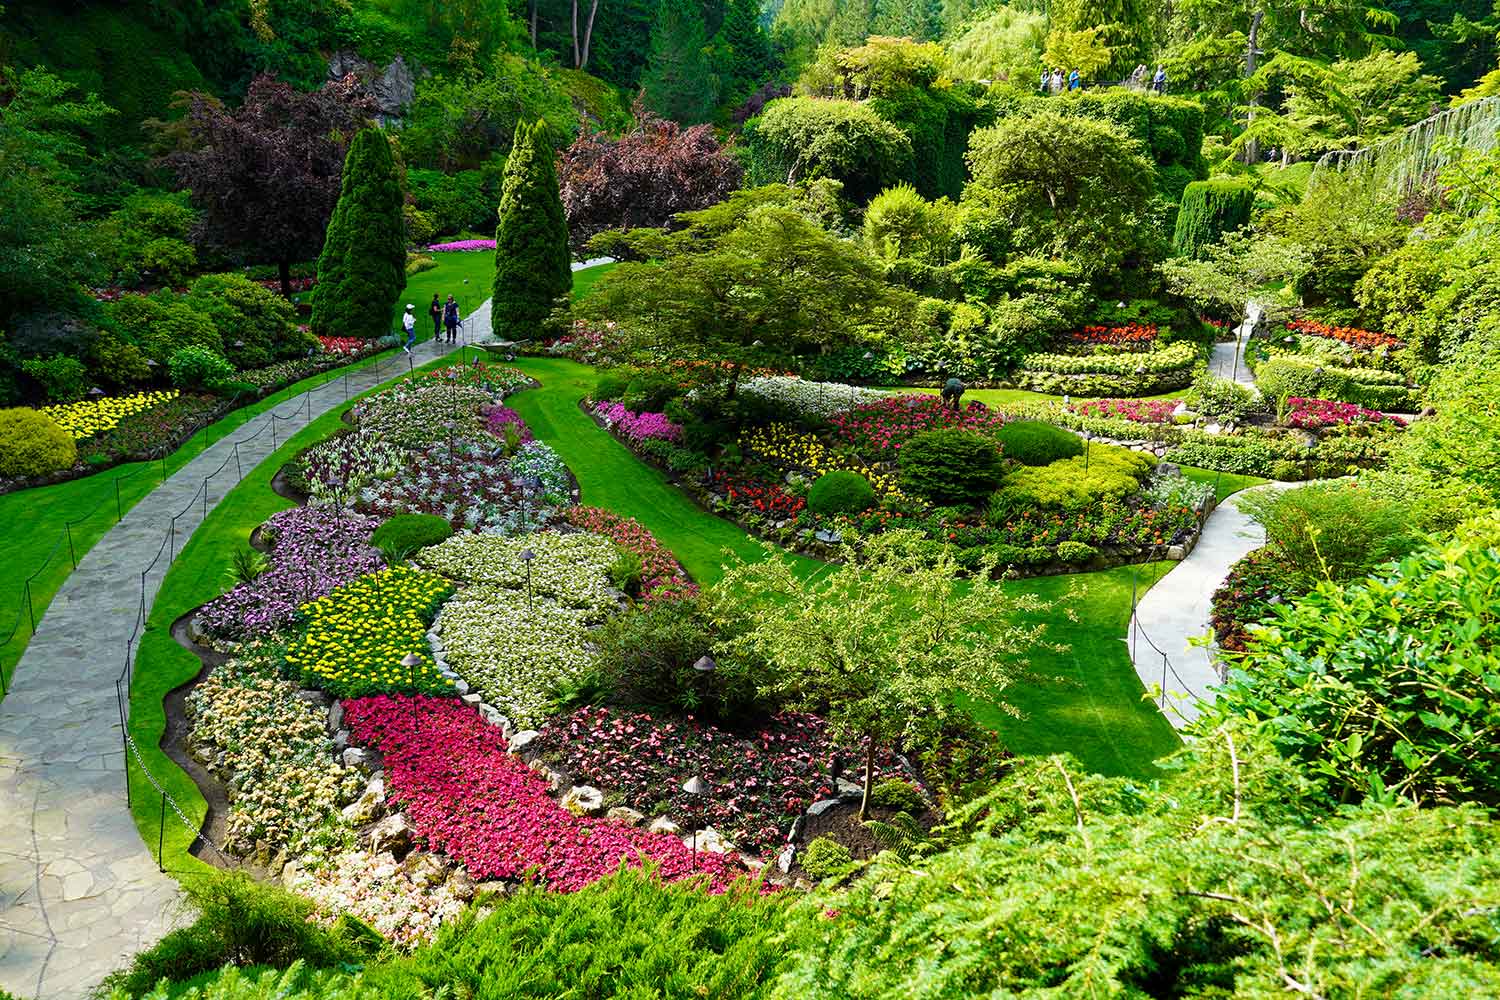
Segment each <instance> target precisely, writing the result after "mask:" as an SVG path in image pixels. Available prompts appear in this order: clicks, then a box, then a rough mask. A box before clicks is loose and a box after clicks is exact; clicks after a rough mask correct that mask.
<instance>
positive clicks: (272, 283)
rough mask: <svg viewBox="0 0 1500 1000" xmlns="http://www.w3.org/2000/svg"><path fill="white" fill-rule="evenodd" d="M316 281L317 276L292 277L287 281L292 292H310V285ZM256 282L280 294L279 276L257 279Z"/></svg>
mask: <svg viewBox="0 0 1500 1000" xmlns="http://www.w3.org/2000/svg"><path fill="white" fill-rule="evenodd" d="M317 283H318V279H317V278H293V279H292V280H291V281H290V282H288V284H289V285H290V287H291V289H292V291H293V292H294V293H296V292H310V291H312V287H313V286H314V285H316V284H317ZM256 284H257V285H260V286H261V287H263V288H269V289H270V290H271V291H273V292H276V293H277V294H280V292H281V279H279V278H263V279H261V280H260V281H257V282H256Z"/></svg>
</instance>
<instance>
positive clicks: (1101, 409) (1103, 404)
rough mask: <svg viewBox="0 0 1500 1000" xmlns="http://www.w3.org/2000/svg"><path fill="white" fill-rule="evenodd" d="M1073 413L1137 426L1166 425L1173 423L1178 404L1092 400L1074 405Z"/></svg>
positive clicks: (1128, 400)
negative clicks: (1112, 419) (1173, 412)
mask: <svg viewBox="0 0 1500 1000" xmlns="http://www.w3.org/2000/svg"><path fill="white" fill-rule="evenodd" d="M1071 409H1072V411H1073V412H1074V413H1077V414H1081V415H1083V416H1085V417H1105V418H1109V417H1113V418H1118V419H1122V420H1129V421H1131V422H1132V423H1137V424H1166V423H1171V421H1172V411H1173V410H1175V409H1177V402H1176V401H1175V400H1171V399H1091V400H1089V401H1088V402H1086V403H1074V404H1073V405H1072V407H1071Z"/></svg>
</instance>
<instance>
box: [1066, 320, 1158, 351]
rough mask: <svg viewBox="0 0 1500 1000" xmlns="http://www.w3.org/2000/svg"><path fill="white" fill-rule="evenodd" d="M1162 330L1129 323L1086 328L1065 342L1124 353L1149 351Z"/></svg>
mask: <svg viewBox="0 0 1500 1000" xmlns="http://www.w3.org/2000/svg"><path fill="white" fill-rule="evenodd" d="M1160 332H1161V331H1160V330H1158V329H1157V328H1156V326H1154V325H1153V324H1150V323H1127V324H1126V325H1124V326H1086V327H1084V328H1083V329H1082V330H1074V331H1073V332H1072V333H1069V334H1068V335H1067V336H1066V337H1065V338H1064V340H1065V341H1066V342H1067V343H1069V344H1073V345H1081V346H1084V347H1089V348H1099V347H1104V348H1115V349H1118V350H1122V351H1130V352H1140V351H1149V350H1151V347H1152V345H1153V344H1155V343H1156V338H1157V336H1158V334H1160Z"/></svg>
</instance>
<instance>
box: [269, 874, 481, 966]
mask: <svg viewBox="0 0 1500 1000" xmlns="http://www.w3.org/2000/svg"><path fill="white" fill-rule="evenodd" d="M286 887H287V888H288V889H290V890H292V891H293V892H296V893H298V894H299V895H302V896H306V897H307V898H308V899H310V900H312V901H313V903H315V904H316V905H317V907H318V909H319V910H320V911H321V916H320V919H325V920H327V921H328V922H329V923H333V922H336V921H337V919H338V917H339V915H340V914H344V913H348V914H351V915H353V916H355V917H358V918H359V919H360V920H362V921H364V922H365V923H366V924H369V925H370V926H371V927H373V928H374V929H375V930H376V931H378V932H379V933H380V935H381V936H382V937H384V938H385V939H386V940H387V941H389V942H391V943H392V944H394V945H395V946H396V947H398V948H401V949H403V950H405V949H409V948H412V947H414V946H416V945H418V944H421V943H422V942H424V941H429V940H431V939H432V936H433V935H434V934H436V933H437V929H438V926H439V925H440V924H443V923H446V922H448V921H450V920H452V919H453V918H455V917H457V916H458V915H459V914H461V913H463V911H464V906H465V903H464V901H463V900H461V899H459V898H458V897H457V896H456V895H454V892H453V883H452V882H451V881H446V880H445V881H443V882H439V883H437V884H436V885H432V884H430V883H428V882H427V881H425V880H420V879H418V878H414V877H413V874H412V872H411V871H410V870H409V869H407V868H404V867H402V865H401V864H399V863H398V862H397V861H396V859H395V858H394V857H392V856H391V855H390V854H388V853H387V854H376V855H371V854H370V853H369V852H367V851H345V852H344V853H342V854H337V855H335V856H334V857H332V858H331V859H329V863H328V864H326V865H323V866H322V867H320V868H318V869H317V870H315V871H308V870H301V871H299V872H298V873H297V875H296V877H295V878H294V879H293V880H292V881H291V882H288V883H287V886H286Z"/></svg>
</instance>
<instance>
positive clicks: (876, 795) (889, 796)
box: [804, 778, 927, 867]
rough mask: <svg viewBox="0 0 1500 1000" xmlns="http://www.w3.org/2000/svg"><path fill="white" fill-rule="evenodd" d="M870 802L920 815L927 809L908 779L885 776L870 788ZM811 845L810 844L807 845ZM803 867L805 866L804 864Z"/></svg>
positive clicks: (925, 803)
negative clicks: (885, 777)
mask: <svg viewBox="0 0 1500 1000" xmlns="http://www.w3.org/2000/svg"><path fill="white" fill-rule="evenodd" d="M870 804H871V805H873V806H879V807H880V808H882V809H894V810H896V811H897V812H904V813H910V814H911V815H913V816H920V815H922V814H923V813H924V812H926V811H927V798H926V796H924V795H923V794H922V793H921V792H920V791H918V790H917V787H916V786H915V785H913V784H912V783H911V782H909V781H902V780H901V779H900V778H887V779H885V780H884V781H878V782H876V783H875V787H874V788H872V789H870ZM809 846H811V845H809ZM804 867H805V866H804Z"/></svg>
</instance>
